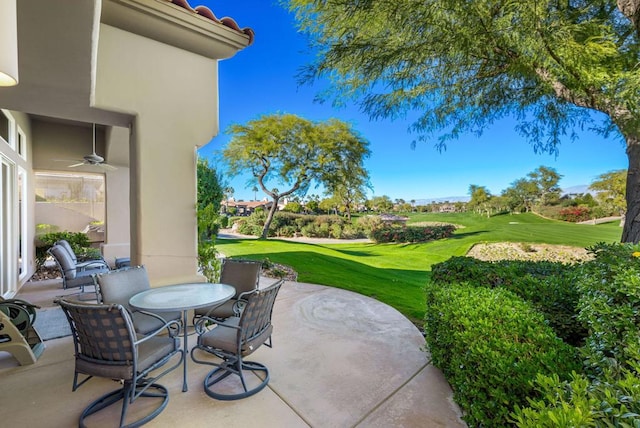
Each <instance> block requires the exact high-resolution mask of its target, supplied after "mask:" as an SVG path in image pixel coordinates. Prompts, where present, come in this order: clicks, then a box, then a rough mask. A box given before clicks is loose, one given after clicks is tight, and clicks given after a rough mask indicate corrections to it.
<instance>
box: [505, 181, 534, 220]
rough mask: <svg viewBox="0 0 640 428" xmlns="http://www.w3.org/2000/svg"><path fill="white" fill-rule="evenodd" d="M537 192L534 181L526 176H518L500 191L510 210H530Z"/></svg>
mask: <svg viewBox="0 0 640 428" xmlns="http://www.w3.org/2000/svg"><path fill="white" fill-rule="evenodd" d="M537 194H538V186H537V185H536V183H535V182H533V181H531V180H527V179H526V178H519V179H517V180H516V181H514V182H513V183H511V187H508V188H507V189H505V190H504V191H503V192H502V196H503V197H504V198H505V199H506V201H507V206H508V207H509V209H510V210H511V211H522V210H524V211H525V212H529V211H531V208H532V206H533V203H534V201H535V200H536V197H537Z"/></svg>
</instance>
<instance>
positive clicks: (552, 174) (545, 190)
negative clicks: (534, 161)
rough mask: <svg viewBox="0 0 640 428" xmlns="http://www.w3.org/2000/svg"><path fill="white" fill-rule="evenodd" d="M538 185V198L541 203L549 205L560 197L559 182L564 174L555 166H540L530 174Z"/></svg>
mask: <svg viewBox="0 0 640 428" xmlns="http://www.w3.org/2000/svg"><path fill="white" fill-rule="evenodd" d="M528 177H529V178H530V179H531V181H532V182H533V183H535V186H536V187H537V195H536V196H537V198H538V203H539V204H540V205H549V204H551V203H553V202H557V201H558V199H560V188H559V187H558V182H559V181H560V178H562V176H561V175H560V174H558V173H557V172H556V170H555V169H554V168H548V167H546V166H540V167H538V169H536V170H535V171H533V172H530V173H529V174H528Z"/></svg>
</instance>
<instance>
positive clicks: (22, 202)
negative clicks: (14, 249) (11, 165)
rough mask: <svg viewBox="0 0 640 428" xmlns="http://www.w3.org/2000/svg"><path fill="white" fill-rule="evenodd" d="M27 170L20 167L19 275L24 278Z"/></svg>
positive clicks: (25, 267) (25, 261)
mask: <svg viewBox="0 0 640 428" xmlns="http://www.w3.org/2000/svg"><path fill="white" fill-rule="evenodd" d="M26 195H27V172H26V171H25V170H24V169H22V168H18V228H19V229H18V276H19V278H20V279H23V278H24V277H25V276H26V275H27V259H28V255H29V253H28V247H27V237H28V235H27V226H28V224H29V223H28V221H27V198H26Z"/></svg>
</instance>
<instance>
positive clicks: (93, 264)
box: [76, 259, 109, 271]
mask: <svg viewBox="0 0 640 428" xmlns="http://www.w3.org/2000/svg"><path fill="white" fill-rule="evenodd" d="M103 267H106V268H109V264H108V263H107V262H106V261H105V260H97V259H94V260H87V261H85V262H79V263H77V264H76V269H77V270H78V271H84V270H87V269H99V268H103Z"/></svg>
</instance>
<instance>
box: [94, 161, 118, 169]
mask: <svg viewBox="0 0 640 428" xmlns="http://www.w3.org/2000/svg"><path fill="white" fill-rule="evenodd" d="M96 166H99V167H100V168H102V169H104V170H105V171H115V170H117V169H118V168H116V167H115V166H113V165H109V164H108V163H99V164H98V165H96Z"/></svg>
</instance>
